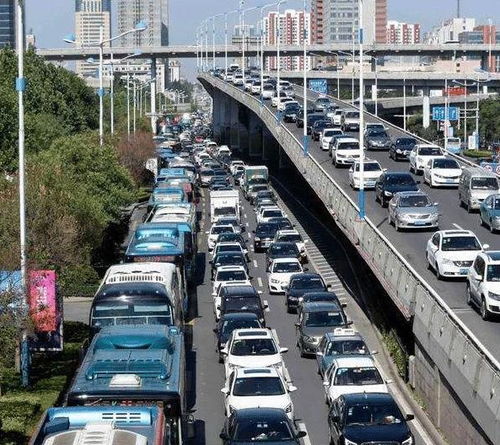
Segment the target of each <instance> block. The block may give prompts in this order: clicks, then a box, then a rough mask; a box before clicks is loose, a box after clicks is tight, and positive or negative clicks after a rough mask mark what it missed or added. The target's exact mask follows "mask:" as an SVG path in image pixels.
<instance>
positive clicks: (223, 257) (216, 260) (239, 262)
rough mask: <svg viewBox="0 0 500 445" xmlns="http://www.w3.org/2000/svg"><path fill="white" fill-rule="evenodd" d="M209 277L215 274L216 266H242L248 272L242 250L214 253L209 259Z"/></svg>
mask: <svg viewBox="0 0 500 445" xmlns="http://www.w3.org/2000/svg"><path fill="white" fill-rule="evenodd" d="M210 264H211V278H212V279H213V278H214V276H215V272H216V271H217V268H218V267H220V266H243V267H244V268H245V270H246V271H247V274H248V264H247V258H246V257H245V254H244V253H243V252H222V253H219V254H217V255H214V257H213V259H212V260H211V261H210Z"/></svg>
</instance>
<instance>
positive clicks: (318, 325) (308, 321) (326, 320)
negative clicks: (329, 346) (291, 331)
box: [295, 301, 350, 357]
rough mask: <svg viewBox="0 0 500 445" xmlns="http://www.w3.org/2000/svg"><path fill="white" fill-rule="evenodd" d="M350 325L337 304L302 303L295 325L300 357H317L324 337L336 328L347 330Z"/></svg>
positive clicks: (327, 302) (329, 302) (328, 302)
mask: <svg viewBox="0 0 500 445" xmlns="http://www.w3.org/2000/svg"><path fill="white" fill-rule="evenodd" d="M349 324H350V323H349V322H348V321H347V317H346V315H345V314H344V310H343V309H342V306H341V305H340V304H339V303H337V302H334V301H320V302H308V303H302V304H301V309H300V311H299V316H298V320H297V322H296V323H295V327H296V328H297V346H298V348H299V351H300V356H301V357H305V356H307V355H315V354H316V350H317V348H318V345H319V342H320V341H321V339H322V338H323V335H325V334H326V333H327V332H330V331H332V330H334V329H335V328H346V327H347V326H348V325H349Z"/></svg>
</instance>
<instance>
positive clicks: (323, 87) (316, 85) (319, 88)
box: [309, 79, 328, 94]
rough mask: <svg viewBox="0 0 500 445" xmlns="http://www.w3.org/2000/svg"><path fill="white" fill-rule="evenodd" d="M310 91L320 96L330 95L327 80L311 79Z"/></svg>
mask: <svg viewBox="0 0 500 445" xmlns="http://www.w3.org/2000/svg"><path fill="white" fill-rule="evenodd" d="M309 89H310V90H312V91H315V92H316V93H319V94H326V93H328V86H327V84H326V79H309Z"/></svg>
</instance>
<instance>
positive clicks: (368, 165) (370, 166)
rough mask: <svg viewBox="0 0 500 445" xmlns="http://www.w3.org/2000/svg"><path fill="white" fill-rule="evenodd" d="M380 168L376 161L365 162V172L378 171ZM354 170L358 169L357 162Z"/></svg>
mask: <svg viewBox="0 0 500 445" xmlns="http://www.w3.org/2000/svg"><path fill="white" fill-rule="evenodd" d="M381 170H382V169H381V168H380V165H379V164H378V163H377V162H365V172H378V171H381ZM356 171H359V164H357V168H356Z"/></svg>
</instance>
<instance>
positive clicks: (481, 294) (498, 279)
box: [467, 250, 500, 320]
mask: <svg viewBox="0 0 500 445" xmlns="http://www.w3.org/2000/svg"><path fill="white" fill-rule="evenodd" d="M467 303H468V304H470V305H472V304H474V305H476V306H478V307H479V310H480V312H481V317H482V319H483V320H488V319H490V318H491V316H492V315H494V314H497V315H498V314H500V251H498V250H491V251H488V252H481V253H480V254H478V256H477V257H476V259H475V260H474V264H473V265H472V267H471V268H470V269H469V275H467Z"/></svg>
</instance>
